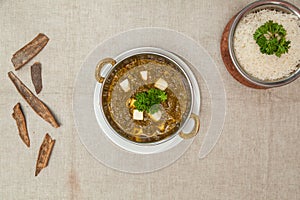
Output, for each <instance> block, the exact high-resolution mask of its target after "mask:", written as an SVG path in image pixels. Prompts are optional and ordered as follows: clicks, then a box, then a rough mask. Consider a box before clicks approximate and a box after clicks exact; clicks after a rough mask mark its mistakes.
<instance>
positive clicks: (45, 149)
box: [35, 133, 55, 176]
mask: <svg viewBox="0 0 300 200" xmlns="http://www.w3.org/2000/svg"><path fill="white" fill-rule="evenodd" d="M54 143H55V140H53V139H52V138H51V136H50V135H49V134H48V133H46V135H45V137H44V140H43V143H42V144H41V147H40V150H39V156H38V159H37V161H36V168H35V176H37V175H38V174H39V173H40V172H41V171H42V169H44V168H45V167H47V165H48V161H49V158H50V155H51V152H52V149H53V146H54Z"/></svg>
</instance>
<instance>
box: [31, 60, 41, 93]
mask: <svg viewBox="0 0 300 200" xmlns="http://www.w3.org/2000/svg"><path fill="white" fill-rule="evenodd" d="M31 80H32V83H33V85H34V89H35V92H36V93H37V94H39V93H40V92H41V90H42V88H43V84H42V65H41V63H40V62H35V63H34V64H33V65H32V66H31Z"/></svg>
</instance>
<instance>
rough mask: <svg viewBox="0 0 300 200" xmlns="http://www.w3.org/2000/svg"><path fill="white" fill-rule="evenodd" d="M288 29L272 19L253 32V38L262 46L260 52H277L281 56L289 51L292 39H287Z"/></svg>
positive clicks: (269, 53) (270, 53)
mask: <svg viewBox="0 0 300 200" xmlns="http://www.w3.org/2000/svg"><path fill="white" fill-rule="evenodd" d="M285 36H286V30H285V29H284V28H283V26H282V25H280V24H278V23H274V22H273V21H272V20H270V21H268V22H266V23H265V24H263V25H262V26H260V27H259V28H258V29H256V31H255V33H254V34H253V38H254V40H255V41H256V43H257V44H258V45H259V47H260V52H261V53H263V54H267V55H272V54H275V55H276V56H277V57H280V56H281V54H284V53H287V52H288V50H289V48H290V46H289V45H290V43H291V41H286V38H285Z"/></svg>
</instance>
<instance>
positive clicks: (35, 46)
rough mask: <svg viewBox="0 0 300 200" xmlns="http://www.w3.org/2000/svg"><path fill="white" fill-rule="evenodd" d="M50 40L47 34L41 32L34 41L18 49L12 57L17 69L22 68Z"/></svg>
mask: <svg viewBox="0 0 300 200" xmlns="http://www.w3.org/2000/svg"><path fill="white" fill-rule="evenodd" d="M48 41H49V38H48V37H47V36H46V35H45V34H43V33H39V34H38V35H37V36H36V37H35V38H34V39H33V40H32V41H30V42H29V43H28V44H26V45H25V46H24V47H23V48H22V49H20V50H18V51H17V52H16V53H15V54H14V55H13V57H12V58H11V62H12V63H13V65H14V67H15V70H18V69H20V68H21V67H23V66H24V65H25V64H26V63H28V62H29V61H30V60H31V59H32V58H34V57H35V56H36V55H37V54H38V53H39V52H40V51H41V50H42V49H43V48H44V47H45V46H46V44H47V43H48Z"/></svg>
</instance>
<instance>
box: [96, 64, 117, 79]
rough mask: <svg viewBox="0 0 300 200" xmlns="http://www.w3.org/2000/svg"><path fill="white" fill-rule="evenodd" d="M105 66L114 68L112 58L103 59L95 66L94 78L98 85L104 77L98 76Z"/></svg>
mask: <svg viewBox="0 0 300 200" xmlns="http://www.w3.org/2000/svg"><path fill="white" fill-rule="evenodd" d="M106 64H111V65H112V66H114V65H115V64H116V61H115V60H114V59H112V58H104V59H103V60H100V61H99V63H98V64H97V66H96V70H95V78H96V80H97V81H98V82H99V83H103V81H104V79H105V77H102V76H101V75H100V72H101V70H102V68H103V67H104V66H105V65H106Z"/></svg>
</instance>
